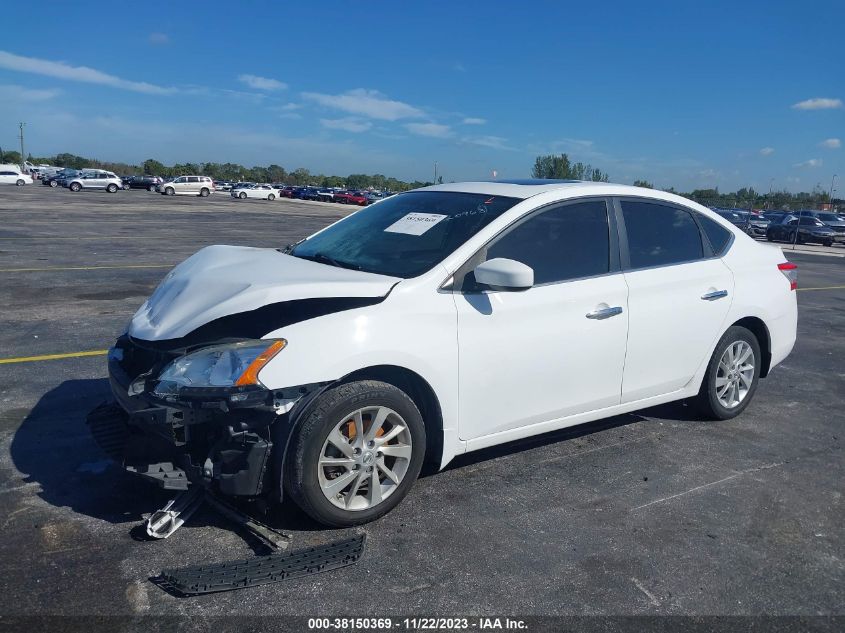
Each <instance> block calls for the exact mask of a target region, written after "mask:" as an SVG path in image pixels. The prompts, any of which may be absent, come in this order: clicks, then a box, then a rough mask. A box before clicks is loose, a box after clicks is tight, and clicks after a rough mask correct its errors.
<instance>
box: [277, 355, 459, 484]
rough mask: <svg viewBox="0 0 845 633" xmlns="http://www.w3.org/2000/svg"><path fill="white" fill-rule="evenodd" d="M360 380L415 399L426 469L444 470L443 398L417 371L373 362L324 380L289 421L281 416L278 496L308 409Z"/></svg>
mask: <svg viewBox="0 0 845 633" xmlns="http://www.w3.org/2000/svg"><path fill="white" fill-rule="evenodd" d="M359 380H378V381H381V382H384V383H387V384H389V385H393V386H394V387H396V388H397V389H401V390H402V391H404V392H405V393H406V394H408V397H409V398H411V400H413V402H414V404H415V405H416V407H417V409H419V411H420V414H421V415H422V418H423V422H424V423H425V430H426V447H425V462H424V465H423V469H424V472H425V471H428V472H436V471H437V470H439V469H440V462H441V460H442V456H443V448H444V446H443V444H444V438H443V413H442V409H441V407H440V400H439V399H438V398H437V395H436V394H435V392H434V389H433V388H432V387H431V385H430V384H429V383H428V381H427V380H426V379H425V378H423V377H422V376H420V375H419V374H418V373H416V372H415V371H412V370H410V369H407V368H405V367H400V366H398V365H372V366H369V367H364V368H362V369H356V370H355V371H353V372H351V373H349V374H347V375H345V376H343V377H342V378H339V379H337V380H334V381H331V382H326V383H321V384H320V385H319V386H318V387H317V388H315V389H313V390H312V391H310V392H308V393H306V394H305V395H303V397H302V398H301V399H300V400H299V401H298V402H297V403H296V405H294V407H293V409H291V411H290V413H289V414H288V416H287V420H284V419H280V420H279V421H278V422H277V423H276V424H274V425H273V426H274V431H272V437H273V443H274V444H276V446H275V451H274V452H275V455H276V457H275V459H274V462H275V464H274V467H273V469H272V472H273V479H274V480H275V484H276V485H277V486H278V489H275V490H274V492H273V493H271V494H275V495H278V499H279V500H282V498H283V497H284V482H283V477H284V472H285V462H286V461H287V455H288V451H289V449H290V441H291V439H292V438H293V436H294V433H295V432H296V429H297V428H298V427H299V425H300V424H301V422H302V420H304V419H305V417H306V415H307V413H308V411H309V410H310V409H311V407H312V405H314V403H315V402H316V400H317V399H318V398H319V397H320V396H321V395H322V394H323V393H325V392H326V391H328V390H329V389H332V388H333V387H337V386H338V385H342V384H346V383H350V382H356V381H359Z"/></svg>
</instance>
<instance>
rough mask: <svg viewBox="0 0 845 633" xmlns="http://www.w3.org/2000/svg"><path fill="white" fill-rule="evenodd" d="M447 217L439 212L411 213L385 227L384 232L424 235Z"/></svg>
mask: <svg viewBox="0 0 845 633" xmlns="http://www.w3.org/2000/svg"><path fill="white" fill-rule="evenodd" d="M446 217H447V216H445V215H440V214H438V213H409V214H408V215H406V216H405V217H403V218H399V219H398V220H396V222H394V223H393V224H391V225H390V226H388V227H387V228H386V229H384V232H385V233H404V234H405V235H422V234H423V233H425V232H426V231H428V230H429V229H430V228H432V227H433V226H434V225H435V224H437V223H438V222H440V221H442V220H444V219H445V218H446Z"/></svg>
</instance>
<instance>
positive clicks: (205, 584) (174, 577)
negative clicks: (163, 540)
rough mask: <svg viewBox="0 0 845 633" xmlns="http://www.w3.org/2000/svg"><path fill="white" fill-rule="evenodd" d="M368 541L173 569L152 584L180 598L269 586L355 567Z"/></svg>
mask: <svg viewBox="0 0 845 633" xmlns="http://www.w3.org/2000/svg"><path fill="white" fill-rule="evenodd" d="M365 541H366V536H365V535H364V534H360V535H358V536H353V537H351V538H348V539H344V540H342V541H335V542H334V543H328V544H326V545H318V546H315V547H309V548H305V549H300V550H296V551H293V552H285V553H281V554H271V555H270V556H258V557H256V558H250V559H246V560H235V561H228V562H225V563H213V564H210V565H196V566H193V567H184V568H182V569H170V570H165V571H163V572H161V574H160V575H159V576H156V577H155V578H153V579H152V581H153V582H154V583H155V584H157V585H158V586H159V587H161V588H162V589H164V590H165V591H167V592H168V593H171V594H173V595H175V596H180V597H185V596H196V595H199V594H204V593H216V592H219V591H232V590H233V589H243V588H246V587H255V586H258V585H268V584H270V583H274V582H280V581H282V580H288V579H290V578H300V577H302V576H307V575H310V574H316V573H318V572H323V571H329V570H332V569H339V568H341V567H346V566H347V565H353V564H354V563H356V562H358V559H360V558H361V555H362V554H363V553H364V544H365Z"/></svg>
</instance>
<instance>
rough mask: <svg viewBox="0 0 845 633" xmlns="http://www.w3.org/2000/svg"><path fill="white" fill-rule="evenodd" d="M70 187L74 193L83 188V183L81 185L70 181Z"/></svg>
mask: <svg viewBox="0 0 845 633" xmlns="http://www.w3.org/2000/svg"><path fill="white" fill-rule="evenodd" d="M68 188H69V189H70V190H71V191H73V192H74V193H76V192H77V191H79V190H80V189H82V185H80V184H79V183H78V182H72V183H70V187H68Z"/></svg>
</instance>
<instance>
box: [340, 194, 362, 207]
mask: <svg viewBox="0 0 845 633" xmlns="http://www.w3.org/2000/svg"><path fill="white" fill-rule="evenodd" d="M334 201H335V202H339V203H340V204H357V205H358V206H361V207H365V206H367V204H369V201H368V200H367V196H365V195H364V194H363V193H361V192H360V191H339V192H337V193H336V194H334Z"/></svg>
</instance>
